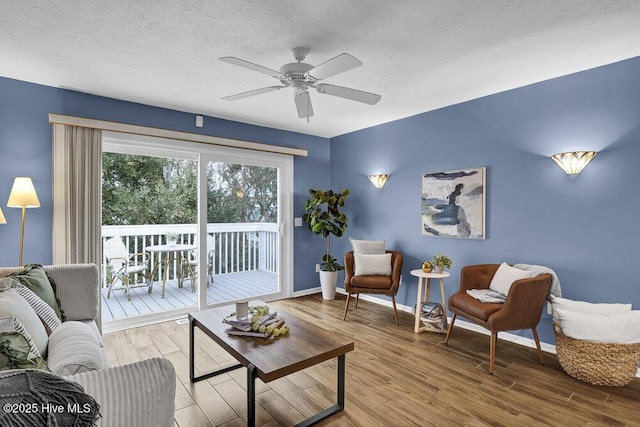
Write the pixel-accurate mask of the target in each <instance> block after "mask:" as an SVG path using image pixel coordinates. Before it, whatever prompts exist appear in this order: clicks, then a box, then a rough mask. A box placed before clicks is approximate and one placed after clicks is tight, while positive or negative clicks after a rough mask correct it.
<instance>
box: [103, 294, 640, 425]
mask: <svg viewBox="0 0 640 427" xmlns="http://www.w3.org/2000/svg"><path fill="white" fill-rule="evenodd" d="M269 305H270V306H272V307H275V308H276V309H277V308H278V307H281V308H282V309H284V310H286V311H288V312H290V313H292V314H295V315H296V316H298V317H300V318H303V319H306V320H308V321H311V322H314V323H317V324H319V325H321V326H322V327H324V328H325V329H329V330H333V331H337V332H340V333H343V334H346V335H348V336H351V337H352V338H353V339H354V341H355V351H353V352H350V353H348V354H347V368H346V374H347V377H346V408H345V410H344V411H343V412H341V413H340V414H336V415H334V416H333V417H331V418H329V419H328V420H325V421H323V422H322V423H320V424H319V425H321V426H366V427H368V426H393V427H397V426H462V425H464V426H515V425H517V426H542V425H549V426H567V427H568V426H600V425H602V426H605V425H606V426H640V379H635V380H634V381H633V382H632V383H631V384H629V385H627V386H625V387H618V388H610V387H598V386H592V385H589V384H586V383H583V382H580V381H578V380H575V379H573V378H571V377H569V376H568V375H566V374H565V373H564V372H563V370H562V368H561V367H560V365H559V364H558V361H557V359H556V357H555V355H553V354H545V361H546V365H545V366H542V365H540V364H539V363H538V361H537V355H536V352H535V350H533V349H530V348H527V347H523V346H520V345H517V344H513V343H509V342H505V341H501V340H498V347H497V354H496V373H495V375H490V374H489V373H488V370H487V369H488V358H489V355H488V350H489V337H488V336H486V335H481V334H478V333H475V332H471V331H466V330H464V329H460V328H456V329H455V330H454V333H453V335H452V337H451V341H450V342H449V345H445V344H444V335H442V334H434V333H428V332H424V333H421V334H414V333H413V317H412V316H411V315H409V314H408V313H399V315H400V326H396V325H395V323H394V321H393V311H392V310H391V309H390V308H388V307H384V306H380V305H377V304H372V303H369V302H366V301H360V303H359V305H358V308H357V309H356V310H355V311H354V310H353V309H350V312H349V316H348V318H347V321H346V322H343V321H342V311H343V308H344V297H343V296H341V295H338V296H337V298H336V300H334V301H323V300H322V299H321V296H320V295H311V296H306V297H301V298H295V299H288V300H282V301H274V302H272V303H270V304H269ZM291 333H296V331H294V330H292V331H291ZM104 338H105V347H106V349H107V353H108V355H109V359H110V362H111V365H112V366H115V365H121V364H126V363H130V362H134V361H137V360H142V359H146V358H149V357H154V356H162V357H165V358H167V359H169V360H170V361H171V362H172V363H173V365H174V367H175V369H176V375H177V387H176V398H175V408H176V409H175V424H176V425H177V426H180V427H198V426H228V427H231V426H243V425H246V413H247V409H246V392H245V389H246V376H245V370H244V369H243V368H241V369H237V370H235V371H232V372H230V373H228V374H223V375H220V376H217V377H213V378H211V379H208V380H206V381H201V382H199V383H196V384H191V383H190V382H189V360H188V352H189V350H188V349H189V334H188V324H186V323H183V324H179V323H177V322H165V323H159V324H154V325H149V326H144V327H139V328H135V329H129V330H126V331H119V332H113V333H109V334H106V335H105V337H104ZM196 353H197V355H196V368H197V370H198V372H206V371H209V370H212V369H214V368H216V367H218V366H224V365H227V364H230V363H232V362H233V359H232V358H231V357H230V356H229V355H228V354H227V353H226V352H225V351H224V350H222V349H221V348H220V347H219V346H218V345H216V344H215V343H213V341H211V340H210V339H209V338H208V337H206V336H205V335H204V334H202V333H201V332H200V331H198V330H196ZM336 365H337V363H336V361H335V360H332V361H328V362H324V363H322V364H319V365H317V366H314V367H312V368H308V369H306V370H303V371H301V372H298V373H295V374H292V375H289V376H287V377H284V378H281V379H279V380H276V381H272V382H270V383H268V384H264V383H262V382H260V381H259V380H258V381H257V383H256V387H257V391H256V399H257V409H256V413H257V425H259V426H269V427H272V426H290V425H293V424H295V423H297V422H299V421H301V420H303V419H304V418H306V417H309V416H311V415H313V414H314V413H317V412H319V411H320V410H321V409H323V408H326V407H329V406H331V405H332V404H333V403H335V396H336V391H335V388H336V385H335V384H336Z"/></svg>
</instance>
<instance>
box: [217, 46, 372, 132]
mask: <svg viewBox="0 0 640 427" xmlns="http://www.w3.org/2000/svg"><path fill="white" fill-rule="evenodd" d="M291 53H292V54H293V57H294V58H295V60H296V62H290V63H288V64H284V65H283V66H282V67H280V71H276V70H272V69H270V68H266V67H263V66H261V65H258V64H254V63H252V62H249V61H245V60H243V59H239V58H236V57H233V56H224V57H222V58H220V60H221V61H224V62H228V63H229V64H234V65H239V66H241V67H245V68H248V69H250V70H254V71H258V72H260V73H263V74H267V75H269V76H271V77H274V78H276V79H278V80H280V83H281V84H282V86H267V87H263V88H260V89H254V90H250V91H247V92H241V93H237V94H235V95H229V96H225V97H223V98H222V99H224V100H225V101H237V100H238V99H243V98H248V97H250V96H255V95H260V94H263V93H268V92H273V91H277V90H281V89H284V88H292V89H293V100H294V101H295V104H296V109H297V110H298V117H300V118H301V119H304V118H306V119H307V121H308V120H309V117H311V116H313V107H312V106H311V97H310V96H309V88H314V89H315V90H317V91H318V92H319V93H324V94H326V95H333V96H338V97H340V98H346V99H350V100H352V101H357V102H363V103H365V104H369V105H374V104H376V103H377V102H378V101H380V98H381V96H380V95H376V94H375V93H369V92H364V91H362V90H358V89H352V88H348V87H344V86H336V85H330V84H326V83H319V82H320V80H324V79H326V78H328V77H332V76H335V75H336V74H339V73H343V72H345V71H348V70H351V69H352V68H356V67H359V66H361V65H362V62H360V61H359V60H358V59H356V58H354V57H353V56H351V55H349V54H348V53H341V54H340V55H338V56H336V57H335V58H331V59H329V60H328V61H325V62H323V63H322V64H320V65H318V66H317V67H314V66H313V65H310V64H307V63H305V62H304V59H305V57H306V56H307V54H308V53H309V50H308V49H306V48H303V47H296V48H294V49H292V50H291Z"/></svg>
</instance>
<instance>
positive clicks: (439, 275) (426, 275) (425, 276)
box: [411, 269, 451, 333]
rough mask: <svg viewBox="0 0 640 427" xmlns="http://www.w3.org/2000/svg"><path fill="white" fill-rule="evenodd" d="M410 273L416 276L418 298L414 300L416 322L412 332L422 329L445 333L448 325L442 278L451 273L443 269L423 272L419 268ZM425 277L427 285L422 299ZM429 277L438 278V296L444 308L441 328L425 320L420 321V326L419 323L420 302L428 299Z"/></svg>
mask: <svg viewBox="0 0 640 427" xmlns="http://www.w3.org/2000/svg"><path fill="white" fill-rule="evenodd" d="M411 275H412V276H416V277H417V278H418V298H417V301H416V322H415V325H414V328H413V332H415V333H418V332H422V331H430V332H439V333H446V332H447V326H448V325H447V300H446V297H445V295H444V278H446V277H449V276H450V275H451V274H449V273H448V272H446V271H443V272H442V273H425V272H424V271H422V270H421V269H417V270H411ZM425 279H427V280H426V284H427V286H426V289H425V293H424V299H422V288H423V286H424V284H425ZM431 279H440V296H441V297H442V308H443V310H444V328H443V329H440V328H437V327H435V326H434V325H432V324H430V323H428V322H425V321H423V322H422V323H424V325H422V326H421V325H420V314H421V313H420V311H421V310H420V307H421V305H420V304H421V303H422V302H427V301H429V291H430V288H431Z"/></svg>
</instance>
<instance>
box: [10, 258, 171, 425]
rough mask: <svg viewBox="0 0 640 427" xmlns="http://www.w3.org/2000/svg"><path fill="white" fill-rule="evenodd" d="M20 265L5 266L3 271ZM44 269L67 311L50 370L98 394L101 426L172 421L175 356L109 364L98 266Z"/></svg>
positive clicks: (52, 344) (53, 342)
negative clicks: (101, 329)
mask: <svg viewBox="0 0 640 427" xmlns="http://www.w3.org/2000/svg"><path fill="white" fill-rule="evenodd" d="M21 270H22V268H20V267H1V268H0V277H3V276H7V275H9V274H11V273H13V272H16V271H21ZM44 270H45V271H46V272H47V274H48V276H49V277H50V278H51V279H52V280H53V281H54V282H55V285H56V296H57V297H58V299H59V300H60V305H61V308H62V309H63V310H64V314H65V316H66V320H65V322H64V323H63V324H62V326H58V328H56V329H55V330H54V332H53V333H52V334H51V336H50V340H49V343H48V344H49V346H48V355H47V363H48V364H49V368H50V369H51V371H52V372H53V373H56V374H59V375H61V376H63V377H64V378H66V379H68V380H71V381H74V382H76V383H78V384H80V385H81V386H82V387H83V388H84V390H85V392H86V393H87V394H89V395H91V396H92V397H93V398H94V399H95V400H96V402H97V403H98V404H99V405H100V413H101V418H100V419H99V420H98V426H138V427H145V426H149V427H151V426H154V427H155V426H174V420H173V412H174V398H175V387H176V382H175V381H176V379H175V370H174V368H173V365H172V364H171V362H169V361H168V360H166V359H163V358H153V359H147V360H144V361H141V362H136V363H132V364H129V365H124V366H117V367H108V361H107V356H106V352H105V350H104V348H103V343H102V335H101V332H100V326H101V322H100V306H101V304H100V298H101V293H100V286H101V281H100V274H99V269H98V266H96V265H95V264H69V265H51V266H44ZM75 322H81V323H84V324H85V325H88V326H89V328H90V329H89V328H86V327H83V326H82V325H80V326H79V327H78V325H77V324H76V325H74V323H75ZM59 330H60V331H59ZM76 330H77V331H78V333H77V334H76V332H75V331H76ZM87 331H91V332H88V333H89V336H86V335H85V336H82V334H83V333H85V334H86V333H87ZM94 337H95V339H94ZM87 360H88V361H87ZM96 368H98V369H96Z"/></svg>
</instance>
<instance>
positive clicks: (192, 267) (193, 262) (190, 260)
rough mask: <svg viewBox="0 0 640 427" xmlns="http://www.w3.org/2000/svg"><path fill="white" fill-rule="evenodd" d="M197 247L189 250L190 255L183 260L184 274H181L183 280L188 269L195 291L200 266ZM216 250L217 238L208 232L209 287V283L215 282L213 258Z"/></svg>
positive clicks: (192, 287) (192, 288)
mask: <svg viewBox="0 0 640 427" xmlns="http://www.w3.org/2000/svg"><path fill="white" fill-rule="evenodd" d="M197 251H198V250H197V249H194V250H192V251H189V255H188V257H187V258H186V259H183V260H182V272H181V273H182V274H181V275H180V277H181V280H182V277H184V276H185V270H187V272H188V274H189V279H190V280H191V290H192V291H193V292H195V291H196V281H197V274H196V271H197V267H198V257H197V256H196V254H197ZM215 251H216V239H215V238H214V237H213V236H210V235H208V234H207V288H208V287H209V285H211V284H213V260H214V254H215Z"/></svg>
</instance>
